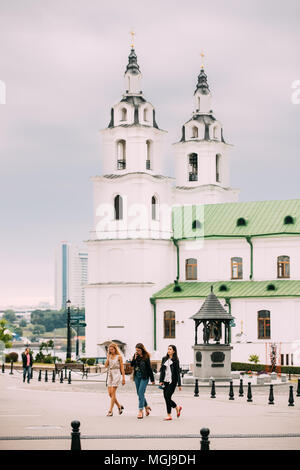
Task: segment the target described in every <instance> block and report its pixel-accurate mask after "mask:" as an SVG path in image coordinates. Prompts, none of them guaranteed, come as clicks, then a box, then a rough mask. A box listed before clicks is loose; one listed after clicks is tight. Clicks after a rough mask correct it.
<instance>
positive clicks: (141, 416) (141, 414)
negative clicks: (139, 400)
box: [137, 411, 144, 419]
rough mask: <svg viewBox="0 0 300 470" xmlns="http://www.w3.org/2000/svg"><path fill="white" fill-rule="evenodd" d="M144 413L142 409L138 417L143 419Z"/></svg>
mask: <svg viewBox="0 0 300 470" xmlns="http://www.w3.org/2000/svg"><path fill="white" fill-rule="evenodd" d="M143 417H144V415H143V412H142V411H140V412H139V414H138V415H137V419H143Z"/></svg>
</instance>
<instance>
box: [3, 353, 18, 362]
mask: <svg viewBox="0 0 300 470" xmlns="http://www.w3.org/2000/svg"><path fill="white" fill-rule="evenodd" d="M18 357H19V356H18V353H16V352H11V353H9V354H6V355H5V362H11V361H13V362H17V360H18Z"/></svg>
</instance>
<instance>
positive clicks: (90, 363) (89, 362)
mask: <svg viewBox="0 0 300 470" xmlns="http://www.w3.org/2000/svg"><path fill="white" fill-rule="evenodd" d="M86 362H87V364H88V365H89V366H94V365H95V362H96V359H95V358H94V357H89V358H88V359H87V361H86Z"/></svg>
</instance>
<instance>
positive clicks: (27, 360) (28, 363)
mask: <svg viewBox="0 0 300 470" xmlns="http://www.w3.org/2000/svg"><path fill="white" fill-rule="evenodd" d="M22 362H23V382H25V381H26V375H27V383H29V382H30V379H31V368H32V364H33V359H32V353H31V351H30V349H29V348H26V349H25V351H24V352H23V353H22Z"/></svg>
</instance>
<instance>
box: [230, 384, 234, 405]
mask: <svg viewBox="0 0 300 470" xmlns="http://www.w3.org/2000/svg"><path fill="white" fill-rule="evenodd" d="M229 400H234V391H233V382H232V380H230V386H229Z"/></svg>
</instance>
